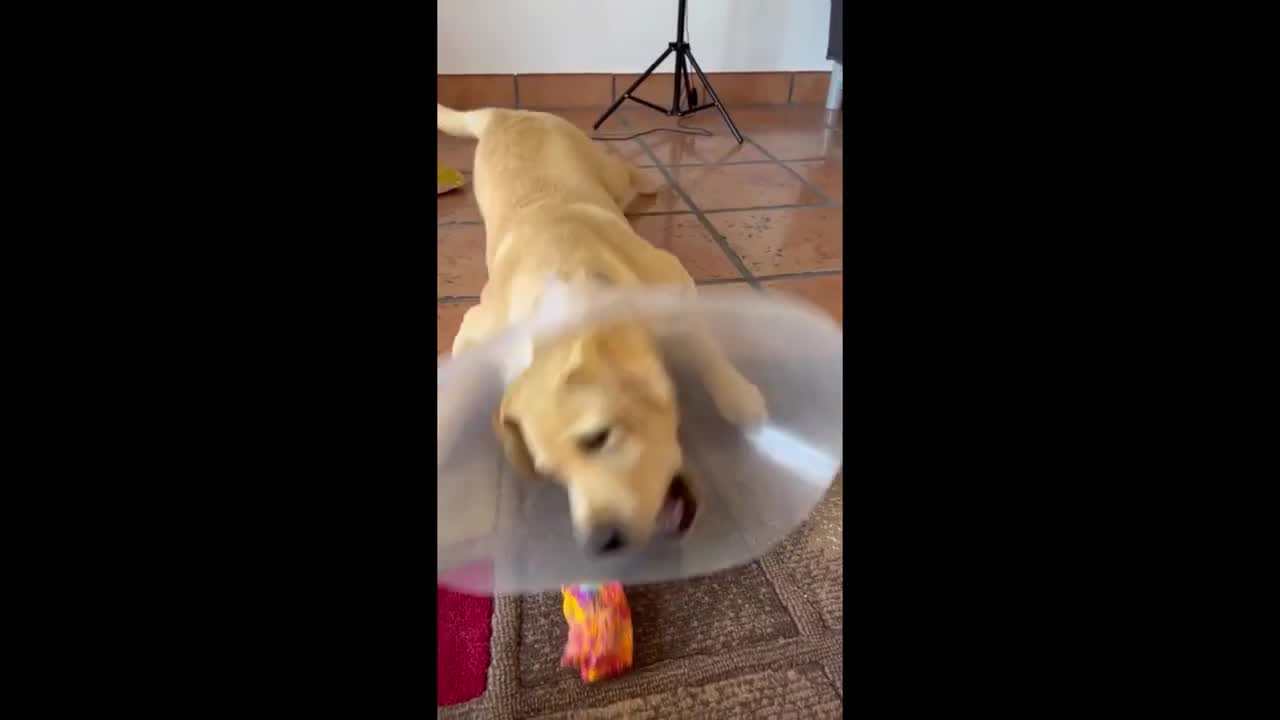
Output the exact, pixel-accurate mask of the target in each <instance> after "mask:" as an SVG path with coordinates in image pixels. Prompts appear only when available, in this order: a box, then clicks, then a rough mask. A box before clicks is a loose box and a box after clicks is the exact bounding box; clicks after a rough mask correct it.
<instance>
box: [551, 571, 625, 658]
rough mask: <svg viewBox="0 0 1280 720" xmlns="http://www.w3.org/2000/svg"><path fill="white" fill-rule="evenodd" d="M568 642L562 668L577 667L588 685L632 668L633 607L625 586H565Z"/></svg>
mask: <svg viewBox="0 0 1280 720" xmlns="http://www.w3.org/2000/svg"><path fill="white" fill-rule="evenodd" d="M560 592H561V593H562V594H563V595H564V619H565V620H567V621H568V622H569V641H568V642H567V643H565V646H564V656H563V657H562V658H560V665H561V667H576V668H578V670H579V671H580V672H581V673H582V679H583V680H585V681H587V682H595V681H597V680H604V679H606V678H610V677H613V676H615V675H619V674H621V673H623V672H625V671H626V670H627V669H628V668H630V667H631V607H630V606H628V605H627V596H626V595H625V594H624V593H623V592H622V583H616V582H614V583H604V584H600V585H596V584H580V585H562V586H560Z"/></svg>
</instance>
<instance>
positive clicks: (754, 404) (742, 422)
mask: <svg viewBox="0 0 1280 720" xmlns="http://www.w3.org/2000/svg"><path fill="white" fill-rule="evenodd" d="M715 401H716V407H717V409H719V410H720V415H721V416H722V417H724V419H725V420H728V421H729V422H731V423H733V424H734V425H737V426H739V427H751V426H753V425H759V424H760V423H763V422H764V421H765V420H767V419H768V417H769V410H768V407H767V406H766V405H765V401H764V395H762V394H761V393H760V388H757V387H756V386H755V385H752V384H751V383H749V382H747V381H746V380H741V381H740V382H735V383H729V384H728V386H727V387H724V388H721V389H720V391H719V392H717V393H716V395H715Z"/></svg>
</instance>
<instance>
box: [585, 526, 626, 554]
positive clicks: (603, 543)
mask: <svg viewBox="0 0 1280 720" xmlns="http://www.w3.org/2000/svg"><path fill="white" fill-rule="evenodd" d="M582 545H583V548H584V549H585V550H586V551H587V552H590V553H595V554H596V555H607V554H609V553H612V552H617V551H619V550H621V549H623V548H624V547H626V546H627V540H626V536H625V535H624V534H623V532H622V529H621V528H619V527H618V526H617V525H601V526H598V527H594V528H592V529H591V532H589V533H587V537H586V539H585V541H584V542H583V543H582Z"/></svg>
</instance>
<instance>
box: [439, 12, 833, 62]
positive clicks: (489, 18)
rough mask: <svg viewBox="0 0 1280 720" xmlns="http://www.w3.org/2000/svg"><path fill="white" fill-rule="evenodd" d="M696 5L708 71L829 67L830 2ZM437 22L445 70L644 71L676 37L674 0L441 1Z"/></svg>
mask: <svg viewBox="0 0 1280 720" xmlns="http://www.w3.org/2000/svg"><path fill="white" fill-rule="evenodd" d="M688 3H689V22H688V25H687V26H686V27H687V29H686V37H687V39H688V40H689V42H690V45H691V49H692V50H693V56H694V58H696V59H697V61H698V64H699V65H701V66H702V69H703V71H705V72H749V71H768V70H830V69H831V62H830V61H829V60H827V59H826V57H827V26H828V25H830V23H831V0H688ZM436 20H437V23H438V24H437V31H436V32H437V35H436V42H437V45H436V59H437V61H438V63H439V72H440V74H442V75H451V74H482V73H494V74H513V73H639V72H642V71H643V70H644V69H645V68H647V67H649V63H651V62H653V61H654V60H656V59H657V57H658V55H659V54H660V53H661V52H662V51H663V50H665V49H666V47H667V43H669V42H672V41H674V40H675V39H676V0H437V2H436ZM672 62H673V61H672V60H671V59H670V58H668V59H667V60H666V61H665V62H664V63H663V65H662V67H660V68H659V71H663V70H665V71H667V72H670V71H671V69H672Z"/></svg>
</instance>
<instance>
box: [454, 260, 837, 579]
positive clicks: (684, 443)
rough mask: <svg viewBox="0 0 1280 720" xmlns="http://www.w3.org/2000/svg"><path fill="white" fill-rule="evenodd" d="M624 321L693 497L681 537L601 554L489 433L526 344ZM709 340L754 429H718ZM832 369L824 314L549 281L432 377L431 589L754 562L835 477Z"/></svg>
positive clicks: (755, 296) (528, 348) (831, 335)
mask: <svg viewBox="0 0 1280 720" xmlns="http://www.w3.org/2000/svg"><path fill="white" fill-rule="evenodd" d="M620 322H639V323H642V324H643V326H644V327H645V328H647V330H648V332H649V333H650V334H651V335H652V336H653V337H654V338H655V339H656V340H657V343H658V346H659V348H660V349H661V353H662V359H663V362H664V365H665V367H666V370H667V372H668V374H669V375H670V379H671V381H672V382H673V384H674V387H675V392H676V399H677V405H678V407H679V429H678V437H679V444H680V448H681V451H682V458H683V466H682V468H681V470H680V473H679V480H680V483H683V484H685V485H687V486H688V487H687V488H683V487H682V488H680V490H681V491H682V493H683V492H684V491H685V490H688V491H689V495H690V496H691V497H692V498H696V514H694V515H693V518H692V522H691V524H689V525H688V526H687V529H685V528H684V525H681V528H682V529H684V532H683V534H672V535H657V534H655V536H654V537H653V538H652V539H651V540H649V541H648V542H647V543H632V544H627V545H626V546H625V547H623V548H621V549H619V550H616V551H608V552H600V545H599V544H596V545H594V546H592V544H591V542H590V541H585V542H584V540H583V537H582V536H581V535H576V534H575V532H574V526H573V522H572V519H571V514H570V500H569V495H568V492H567V491H566V488H565V487H564V486H563V485H561V484H559V483H557V482H553V481H552V480H550V479H545V478H538V477H530V476H527V475H525V474H523V473H521V472H519V471H518V470H516V469H515V468H513V467H512V466H511V465H510V464H509V463H508V461H507V459H506V455H505V454H504V450H503V446H502V443H501V441H500V439H499V437H498V433H497V430H496V429H495V422H494V420H495V415H496V414H497V413H498V410H499V407H500V405H501V402H502V399H503V395H504V392H505V391H506V389H507V386H508V383H509V382H510V381H511V380H512V379H513V378H514V377H516V376H517V375H518V374H519V373H520V372H522V371H523V369H524V366H525V365H527V364H528V362H529V361H530V358H531V357H532V353H533V350H532V348H533V347H540V346H542V345H543V344H544V343H547V342H550V341H553V340H555V339H556V338H558V337H563V336H564V335H565V334H567V333H570V332H581V331H582V330H584V329H591V328H593V327H597V326H598V327H605V326H607V325H610V324H616V323H620ZM707 337H710V338H711V339H712V340H713V341H714V343H715V345H716V346H718V348H719V349H720V350H721V351H722V352H723V353H724V355H725V356H726V357H727V358H728V360H729V362H730V363H731V364H732V365H733V366H734V367H735V368H736V369H737V370H738V372H739V373H741V375H742V376H743V377H745V378H746V379H747V380H749V381H750V382H751V383H752V384H754V385H755V386H756V387H757V388H758V389H759V390H760V393H761V394H762V395H763V397H764V400H765V403H766V405H767V408H768V416H767V419H766V420H764V421H763V422H760V423H754V424H749V425H746V426H739V425H735V424H733V423H730V422H729V421H727V420H725V419H724V417H722V414H721V412H720V411H719V410H718V408H717V405H716V403H715V402H714V400H713V398H712V394H711V392H710V391H709V390H708V389H707V383H706V382H705V374H704V372H702V371H703V370H704V369H705V363H704V362H703V361H702V360H700V359H699V358H700V357H701V356H700V355H699V354H698V353H697V352H693V351H691V350H690V349H691V348H695V347H705V346H706V344H705V342H702V343H701V344H699V338H702V339H705V338H707ZM843 361H844V354H843V340H842V333H841V330H840V328H839V327H838V326H837V325H836V324H835V323H834V322H833V321H832V320H831V319H830V318H829V317H828V316H827V315H825V314H824V313H822V312H820V311H818V310H816V309H814V308H812V307H810V306H808V305H806V304H804V303H800V302H796V301H792V300H787V299H784V298H781V297H779V296H776V295H765V294H763V293H755V292H751V291H744V292H743V293H741V294H738V295H735V294H733V293H727V294H723V295H722V294H716V295H712V296H710V297H694V296H693V295H691V294H688V293H683V292H680V291H677V290H666V289H653V288H649V289H644V290H637V289H626V290H620V289H608V288H606V289H592V290H578V289H570V288H568V287H566V286H564V285H562V284H559V283H555V284H553V285H552V287H550V288H549V289H548V290H547V292H545V293H544V294H543V296H542V299H541V301H540V303H539V306H538V308H537V309H536V310H535V311H534V313H533V315H532V316H531V317H530V318H528V319H526V320H525V321H522V322H520V323H518V324H516V325H515V326H512V327H511V328H509V329H508V330H506V331H505V332H503V333H502V334H500V335H498V336H496V337H494V338H491V339H490V340H488V341H486V342H485V343H484V344H482V345H479V346H474V347H472V348H469V349H467V350H465V351H463V352H462V353H460V354H459V355H458V356H456V357H451V358H449V359H447V360H446V361H445V362H444V363H443V364H442V365H440V367H439V368H438V369H437V374H436V378H437V385H438V387H437V390H438V398H439V400H438V405H437V423H438V424H437V428H438V430H437V433H438V435H437V440H438V445H437V448H438V449H437V455H436V474H437V478H436V481H437V491H436V492H437V500H438V504H437V508H438V510H437V516H436V523H437V524H436V528H437V531H436V532H437V535H436V548H437V549H436V578H437V582H438V583H439V584H441V585H444V586H446V587H450V588H453V589H455V590H459V591H463V592H468V593H472V594H481V595H487V594H506V593H525V592H543V591H548V590H558V589H559V587H560V585H561V584H565V583H573V582H596V581H618V582H621V583H623V584H624V585H627V584H635V583H645V582H656V581H663V580H675V579H680V578H686V577H694V576H698V575H705V574H708V573H712V572H716V571H719V570H723V569H725V568H729V567H733V566H735V565H740V564H743V563H746V562H750V561H751V560H753V559H755V558H758V557H760V556H761V555H763V554H765V553H766V552H768V551H769V549H771V548H772V547H773V546H774V545H776V544H777V543H778V542H779V541H780V540H782V539H783V538H784V537H785V536H786V535H787V534H788V533H790V532H791V531H792V530H794V529H795V528H796V527H798V526H799V525H800V524H801V523H802V522H803V521H804V520H805V519H806V518H807V517H808V516H809V513H810V512H811V511H812V510H813V508H814V506H815V505H817V503H818V502H819V501H820V500H821V499H822V497H823V495H824V494H825V493H826V491H827V488H828V487H830V485H831V483H832V481H833V480H834V478H835V476H836V473H837V472H838V471H839V469H840V465H841V462H842V459H843V435H842V426H843V402H844V369H843V365H844V362H843ZM676 487H677V485H676V484H675V483H673V485H672V488H673V490H672V491H671V492H673V493H674V492H675V488H676ZM684 502H685V499H684V498H683V497H678V498H675V499H674V500H669V501H668V502H667V503H666V504H664V505H663V506H662V510H661V512H660V514H662V515H671V514H673V513H674V514H675V515H676V516H680V514H681V511H684V510H686V506H685V504H684ZM688 502H689V504H694V501H693V500H692V499H690V500H689V501H688ZM667 521H674V520H673V519H672V518H670V517H660V518H658V519H657V521H656V522H658V523H663V522H667ZM606 544H607V541H606Z"/></svg>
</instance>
